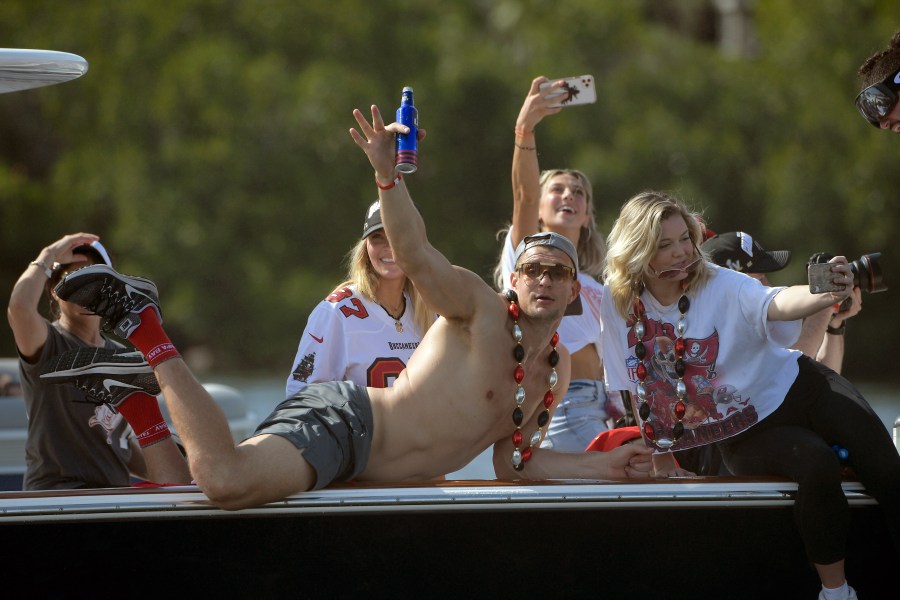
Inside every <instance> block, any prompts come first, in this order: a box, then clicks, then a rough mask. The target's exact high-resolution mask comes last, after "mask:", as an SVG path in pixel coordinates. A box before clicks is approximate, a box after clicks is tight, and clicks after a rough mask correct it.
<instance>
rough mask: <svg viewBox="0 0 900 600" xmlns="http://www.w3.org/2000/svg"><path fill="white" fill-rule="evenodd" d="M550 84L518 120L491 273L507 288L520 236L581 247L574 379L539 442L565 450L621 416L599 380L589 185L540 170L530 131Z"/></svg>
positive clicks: (571, 345) (600, 249)
mask: <svg viewBox="0 0 900 600" xmlns="http://www.w3.org/2000/svg"><path fill="white" fill-rule="evenodd" d="M546 81H548V80H547V78H546V77H538V78H537V79H535V80H534V81H532V83H531V89H530V90H529V92H528V95H527V96H526V98H525V103H524V104H523V105H522V109H521V111H520V112H519V117H518V119H517V120H516V129H515V134H516V141H515V144H514V147H513V166H512V187H513V214H512V222H511V224H510V225H509V227H508V228H505V229H504V230H502V231H501V232H500V234H499V235H500V236H502V237H503V249H502V251H501V254H500V260H499V263H498V265H497V268H496V269H495V272H494V275H495V279H496V284H497V287H498V288H499V289H501V290H502V289H504V288H506V287H509V281H510V280H509V277H510V274H511V273H512V272H513V271H514V270H515V266H516V265H515V248H516V246H517V245H518V244H519V242H521V241H522V239H524V238H525V237H527V236H529V235H532V234H535V233H538V232H540V231H553V232H555V233H559V234H561V235H564V236H566V237H567V238H569V240H570V241H571V242H572V243H573V244H575V247H576V248H577V249H578V264H579V272H578V281H579V282H580V283H581V294H580V301H581V314H569V313H567V316H564V317H563V319H562V323H561V324H560V326H559V338H560V341H561V342H562V344H563V345H564V346H565V347H566V348H567V349H568V350H569V352H570V353H571V355H572V381H571V383H570V384H569V389H568V391H567V392H566V395H565V397H564V398H563V399H562V400H561V401H560V402H559V405H558V406H557V409H556V412H555V413H554V414H553V419H552V420H551V421H550V426H549V427H548V428H547V436H546V439H545V440H544V441H543V443H542V444H541V445H542V447H545V448H553V449H554V450H561V451H564V452H584V450H585V448H586V447H587V446H588V444H590V443H591V440H593V439H594V437H595V436H596V435H597V434H598V433H600V432H601V431H605V430H606V429H608V428H609V424H610V423H611V422H614V421H615V420H616V419H618V418H620V417H622V416H624V413H623V411H622V408H621V404H620V403H619V404H616V403H610V402H609V400H608V398H607V395H606V390H605V387H604V385H603V361H602V359H601V355H600V298H601V295H602V293H603V286H602V285H601V284H600V283H599V282H598V281H597V278H598V277H599V276H600V275H601V273H602V271H603V257H604V254H605V251H606V246H605V244H604V240H603V236H602V235H601V234H600V233H599V232H598V231H597V225H596V223H595V221H594V203H593V197H592V190H591V182H590V181H589V180H588V178H587V176H585V175H584V173H581V172H580V171H576V170H573V169H554V170H550V171H544V172H543V173H542V172H541V171H540V167H539V166H538V159H537V151H536V142H535V133H534V129H535V127H537V125H538V123H540V121H541V120H542V119H543V118H544V117H545V116H547V115H552V114H555V113H557V112H559V111H560V110H561V109H560V108H550V106H549V105H550V104H552V103H553V101H552V100H548V99H547V97H546V96H547V94H549V93H552V91H553V90H555V88H556V87H558V86H559V84H560V83H561V82H557V83H555V84H554V85H553V86H551V87H550V88H548V89H547V90H544V91H541V89H540V85H541V84H542V83H544V82H546Z"/></svg>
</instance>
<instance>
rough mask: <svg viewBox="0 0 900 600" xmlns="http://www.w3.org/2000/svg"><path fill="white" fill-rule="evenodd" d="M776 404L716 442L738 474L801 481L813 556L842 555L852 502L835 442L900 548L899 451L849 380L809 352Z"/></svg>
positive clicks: (832, 558)
mask: <svg viewBox="0 0 900 600" xmlns="http://www.w3.org/2000/svg"><path fill="white" fill-rule="evenodd" d="M798 362H799V365H800V373H799V374H798V375H797V379H796V380H794V384H793V385H792V386H791V389H790V390H788V393H787V396H785V399H784V402H782V404H781V406H779V407H778V409H777V410H776V411H775V412H774V413H772V414H771V415H769V416H768V417H766V418H765V419H763V420H762V421H760V422H759V423H757V424H756V425H754V426H753V427H751V428H750V429H749V430H748V431H746V432H744V433H742V434H740V435H737V436H735V437H733V438H731V439H728V440H725V441H723V442H720V443H719V444H718V446H719V449H720V450H721V451H722V457H723V459H724V461H725V464H726V466H727V467H728V468H729V469H730V470H731V472H732V473H734V474H735V475H780V476H782V477H788V478H790V479H792V480H793V481H796V482H797V483H798V485H799V487H798V490H797V496H796V498H795V502H794V518H795V519H796V521H797V526H798V527H799V529H800V535H801V537H802V538H803V542H804V544H805V546H806V553H807V556H808V557H809V559H810V560H812V561H813V562H814V563H817V564H830V563H833V562H836V561H838V560H841V559H843V558H844V555H845V551H846V538H847V528H848V524H849V521H850V510H849V507H848V505H847V499H846V497H845V496H844V493H843V490H842V489H841V465H840V462H839V460H838V458H837V456H836V455H835V452H834V450H833V449H832V445H833V444H840V445H841V446H842V447H844V448H846V449H847V451H848V452H849V453H850V454H849V457H848V460H847V462H848V463H849V465H850V466H851V467H853V470H854V471H855V472H856V474H857V476H858V477H859V480H860V481H861V482H862V484H863V485H864V486H865V488H866V492H867V493H868V494H869V495H871V496H872V497H874V498H875V499H876V500H877V501H878V504H879V505H880V506H881V509H882V510H883V511H884V515H885V519H886V521H887V525H888V529H889V530H890V534H891V537H892V539H893V543H894V548H895V550H896V551H897V552H900V454H898V453H897V449H896V448H895V447H894V444H893V442H892V440H891V436H890V434H889V433H888V431H887V429H885V427H884V424H883V423H882V421H881V419H880V418H879V417H878V415H877V414H876V413H875V411H873V410H872V407H870V406H869V403H868V402H866V400H865V399H864V398H863V397H862V395H860V393H859V391H857V389H856V388H855V387H854V386H853V384H851V383H850V382H849V381H847V380H846V379H844V378H843V377H841V376H840V375H838V374H837V373H835V372H834V371H832V370H831V369H829V368H828V367H826V366H824V365H822V364H820V363H817V362H816V361H814V360H811V359H810V358H808V357H806V356H802V357H800V359H799V361H798Z"/></svg>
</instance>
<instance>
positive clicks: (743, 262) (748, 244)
mask: <svg viewBox="0 0 900 600" xmlns="http://www.w3.org/2000/svg"><path fill="white" fill-rule="evenodd" d="M700 249H701V250H703V251H704V252H706V253H707V254H708V255H709V258H710V260H712V261H713V262H714V263H716V264H717V265H719V266H720V267H727V268H729V269H731V270H733V271H740V272H741V273H771V272H773V271H780V270H781V269H783V268H784V267H785V266H786V265H787V264H788V262H789V261H790V260H791V251H790V250H773V251H769V250H766V249H765V248H763V247H762V246H761V245H760V243H759V242H757V241H756V240H754V239H753V237H752V236H751V235H750V234H749V233H746V232H743V231H729V232H728V233H720V234H718V235H716V236H714V237H712V238H710V239H708V240H706V241H705V242H703V244H702V245H701V246H700Z"/></svg>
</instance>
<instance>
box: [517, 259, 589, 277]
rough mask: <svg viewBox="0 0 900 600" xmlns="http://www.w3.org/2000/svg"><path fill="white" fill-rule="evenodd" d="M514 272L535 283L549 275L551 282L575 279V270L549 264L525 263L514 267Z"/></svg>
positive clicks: (565, 266)
mask: <svg viewBox="0 0 900 600" xmlns="http://www.w3.org/2000/svg"><path fill="white" fill-rule="evenodd" d="M516 271H518V272H519V273H521V274H522V275H524V276H525V277H527V278H528V279H532V280H535V281H538V280H540V279H541V278H542V277H543V276H544V275H549V276H550V280H551V281H568V280H570V279H574V278H575V269H573V268H572V267H569V266H567V265H561V264H559V263H549V262H539V261H535V262H527V263H522V264H520V265H519V266H518V267H516Z"/></svg>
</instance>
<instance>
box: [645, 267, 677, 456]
mask: <svg viewBox="0 0 900 600" xmlns="http://www.w3.org/2000/svg"><path fill="white" fill-rule="evenodd" d="M686 287H687V286H686V285H684V284H683V285H682V293H681V297H680V298H679V299H678V312H679V313H680V316H679V318H678V324H677V325H676V326H675V330H676V332H677V334H678V337H677V338H676V340H675V375H676V376H677V377H678V381H677V382H676V384H675V395H676V396H677V397H678V400H677V401H676V402H675V405H674V406H673V407H672V412H673V414H674V416H675V418H676V419H677V422H676V423H675V425H674V426H673V427H672V434H671V437H669V436H668V435H667V433H668V432H658V431H657V430H656V427H655V426H654V424H653V423H652V422H651V421H650V414H651V410H650V403H649V402H648V401H647V389H646V387H644V381H645V380H646V379H647V373H648V371H647V365H646V361H645V357H646V355H647V348H646V347H645V346H644V342H643V339H644V333H645V332H646V326H645V324H644V319H645V317H646V312H645V310H644V303H643V302H642V301H641V298H640V296H639V295H638V296H637V297H635V299H634V315H635V319H636V320H635V322H634V329H633V333H634V336H635V338H636V339H637V345H636V346H635V347H634V354H635V356H637V357H638V360H640V361H641V362H640V363H638V366H637V377H638V384H637V395H638V398H639V400H640V406H639V407H638V415H639V416H640V417H641V421H642V422H643V423H642V425H641V429H642V431H643V432H644V436H645V437H646V438H647V439H648V440H649V442H650V444H652V445H653V447H655V448H656V449H657V450H669V449H671V448H672V446H674V445H675V443H676V442H677V441H678V440H679V439H680V438H681V436H682V435H684V422H683V420H684V414H685V411H686V405H685V403H684V399H685V397H686V396H687V385H686V384H685V383H684V372H685V363H684V350H685V341H684V334H685V332H686V331H687V321H686V320H685V316H686V315H687V312H688V310H689V309H690V308H691V301H690V299H689V298H688V297H687V294H685V293H684V290H685V289H686Z"/></svg>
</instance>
